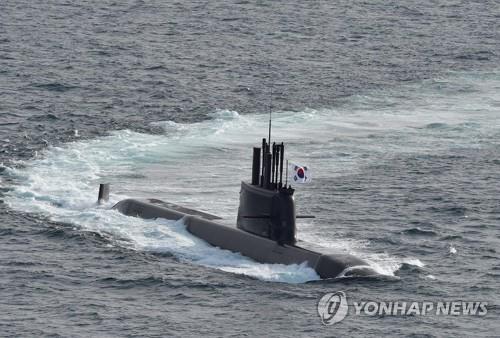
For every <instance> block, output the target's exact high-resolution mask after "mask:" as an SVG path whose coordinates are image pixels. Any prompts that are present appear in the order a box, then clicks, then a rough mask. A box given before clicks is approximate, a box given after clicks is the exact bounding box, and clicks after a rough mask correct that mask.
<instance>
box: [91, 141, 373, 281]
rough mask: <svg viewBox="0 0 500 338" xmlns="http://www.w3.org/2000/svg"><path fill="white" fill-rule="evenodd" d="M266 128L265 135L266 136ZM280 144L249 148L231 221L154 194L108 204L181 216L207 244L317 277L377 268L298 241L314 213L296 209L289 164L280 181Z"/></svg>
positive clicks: (102, 190) (131, 212)
mask: <svg viewBox="0 0 500 338" xmlns="http://www.w3.org/2000/svg"><path fill="white" fill-rule="evenodd" d="M270 136H271V135H270V132H269V139H270ZM284 155H285V146H284V144H283V143H280V144H277V143H273V144H270V142H268V140H266V138H264V139H262V145H261V146H260V147H254V148H253V162H252V174H251V180H250V181H249V182H247V181H244V180H243V181H242V182H241V190H240V199H239V207H238V215H237V221H236V227H231V226H227V225H223V224H221V223H218V222H217V221H218V220H220V219H221V218H220V217H218V216H215V215H212V214H209V213H206V212H202V211H198V210H194V209H190V208H186V207H182V206H179V205H177V204H174V203H170V202H165V201H162V200H158V199H124V200H122V201H119V202H118V203H116V204H115V205H114V206H113V207H112V209H115V210H117V211H119V212H120V213H122V214H125V215H128V216H134V217H141V218H144V219H156V218H164V219H167V220H173V221H177V220H181V219H182V221H183V223H184V225H185V226H186V229H187V230H188V231H189V232H190V233H191V234H192V235H194V236H196V237H198V238H201V239H203V240H204V241H206V242H207V243H208V244H210V245H212V246H214V247H219V248H221V249H225V250H229V251H232V252H235V253H240V254H242V255H244V256H247V257H249V258H251V259H253V260H255V261H257V262H260V263H273V264H302V263H304V262H305V263H306V264H307V266H309V267H311V268H313V269H314V270H315V271H316V273H317V274H318V275H319V276H320V278H321V279H330V278H336V277H351V276H355V277H358V276H370V275H376V274H377V273H376V272H375V271H374V270H373V269H372V268H371V267H370V266H369V264H368V263H367V262H366V261H364V260H362V259H360V258H358V257H355V256H353V255H350V254H345V253H329V252H322V250H321V249H317V248H314V246H313V245H312V244H311V243H309V244H311V245H312V246H311V245H309V247H308V245H306V244H307V242H303V241H297V236H296V232H297V228H296V220H297V219H301V218H314V216H307V215H306V216H301V215H296V210H295V200H294V192H295V190H294V189H293V188H292V187H291V185H288V165H287V166H286V173H285V179H286V181H285V183H283V174H284V173H283V166H284ZM109 192H110V186H109V184H100V187H99V196H98V202H99V203H102V202H105V201H108V200H109Z"/></svg>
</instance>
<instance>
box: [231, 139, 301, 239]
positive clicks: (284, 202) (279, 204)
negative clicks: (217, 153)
mask: <svg viewBox="0 0 500 338" xmlns="http://www.w3.org/2000/svg"><path fill="white" fill-rule="evenodd" d="M284 156H285V146H284V145H283V143H281V144H276V143H273V144H272V145H271V144H269V143H267V141H266V139H265V138H264V139H262V147H261V148H258V147H254V148H253V163H252V181H251V183H247V182H244V181H242V182H241V191H240V206H239V208H238V218H237V224H236V225H237V227H238V228H239V229H241V230H244V231H247V232H250V233H252V234H255V235H258V236H261V237H265V238H269V239H272V240H274V241H277V242H278V243H279V244H288V245H294V244H295V241H296V240H295V218H296V216H295V201H294V198H293V193H294V189H292V188H291V187H290V186H289V187H286V184H285V185H283V164H284ZM261 162H262V163H261ZM285 175H286V174H285Z"/></svg>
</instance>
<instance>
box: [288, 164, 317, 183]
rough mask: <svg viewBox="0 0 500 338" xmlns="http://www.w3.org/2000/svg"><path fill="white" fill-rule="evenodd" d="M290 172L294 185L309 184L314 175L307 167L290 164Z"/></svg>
mask: <svg viewBox="0 0 500 338" xmlns="http://www.w3.org/2000/svg"><path fill="white" fill-rule="evenodd" d="M288 167H289V170H290V179H291V180H292V182H294V183H309V182H311V179H312V175H311V171H310V170H309V168H308V167H306V166H305V165H299V164H296V163H291V162H290V163H289V164H288Z"/></svg>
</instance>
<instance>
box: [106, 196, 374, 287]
mask: <svg viewBox="0 0 500 338" xmlns="http://www.w3.org/2000/svg"><path fill="white" fill-rule="evenodd" d="M113 209H115V210H117V211H119V212H121V213H123V214H125V215H128V216H135V217H141V218H144V219H156V218H164V219H168V220H174V221H177V220H180V219H183V222H184V224H185V225H186V229H187V230H188V231H189V232H190V233H191V234H193V235H194V236H196V237H198V238H201V239H203V240H205V241H206V242H207V243H209V244H210V245H212V246H215V247H219V248H221V249H225V250H229V251H232V252H236V253H241V254H242V255H244V256H247V257H250V258H252V259H253V260H255V261H257V262H260V263H277V264H301V263H304V262H305V263H306V264H307V265H308V266H309V267H311V268H313V269H314V270H315V271H316V273H317V274H318V275H319V276H320V277H321V278H322V279H326V278H335V277H338V276H339V275H346V276H347V274H346V273H345V272H346V271H349V268H352V267H360V268H361V270H359V271H358V272H357V273H358V274H359V273H360V272H361V274H364V275H368V274H373V271H364V272H363V268H365V269H366V267H367V266H368V264H367V263H366V262H365V261H363V260H361V259H359V258H357V257H355V256H352V255H347V254H335V255H332V254H324V253H320V252H315V251H311V250H308V249H305V248H301V247H299V246H296V245H290V244H283V243H279V242H277V241H275V240H272V239H269V238H265V237H261V236H258V235H256V234H253V233H250V232H247V231H243V230H240V229H238V228H233V227H229V226H225V225H222V224H219V223H217V222H214V220H216V219H219V218H218V217H217V216H213V215H210V214H207V213H203V212H200V211H197V210H192V209H187V208H183V207H180V206H177V205H175V204H171V203H167V202H163V201H160V200H154V199H148V200H139V199H125V200H122V201H120V202H118V203H117V204H116V205H115V206H114V207H113Z"/></svg>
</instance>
